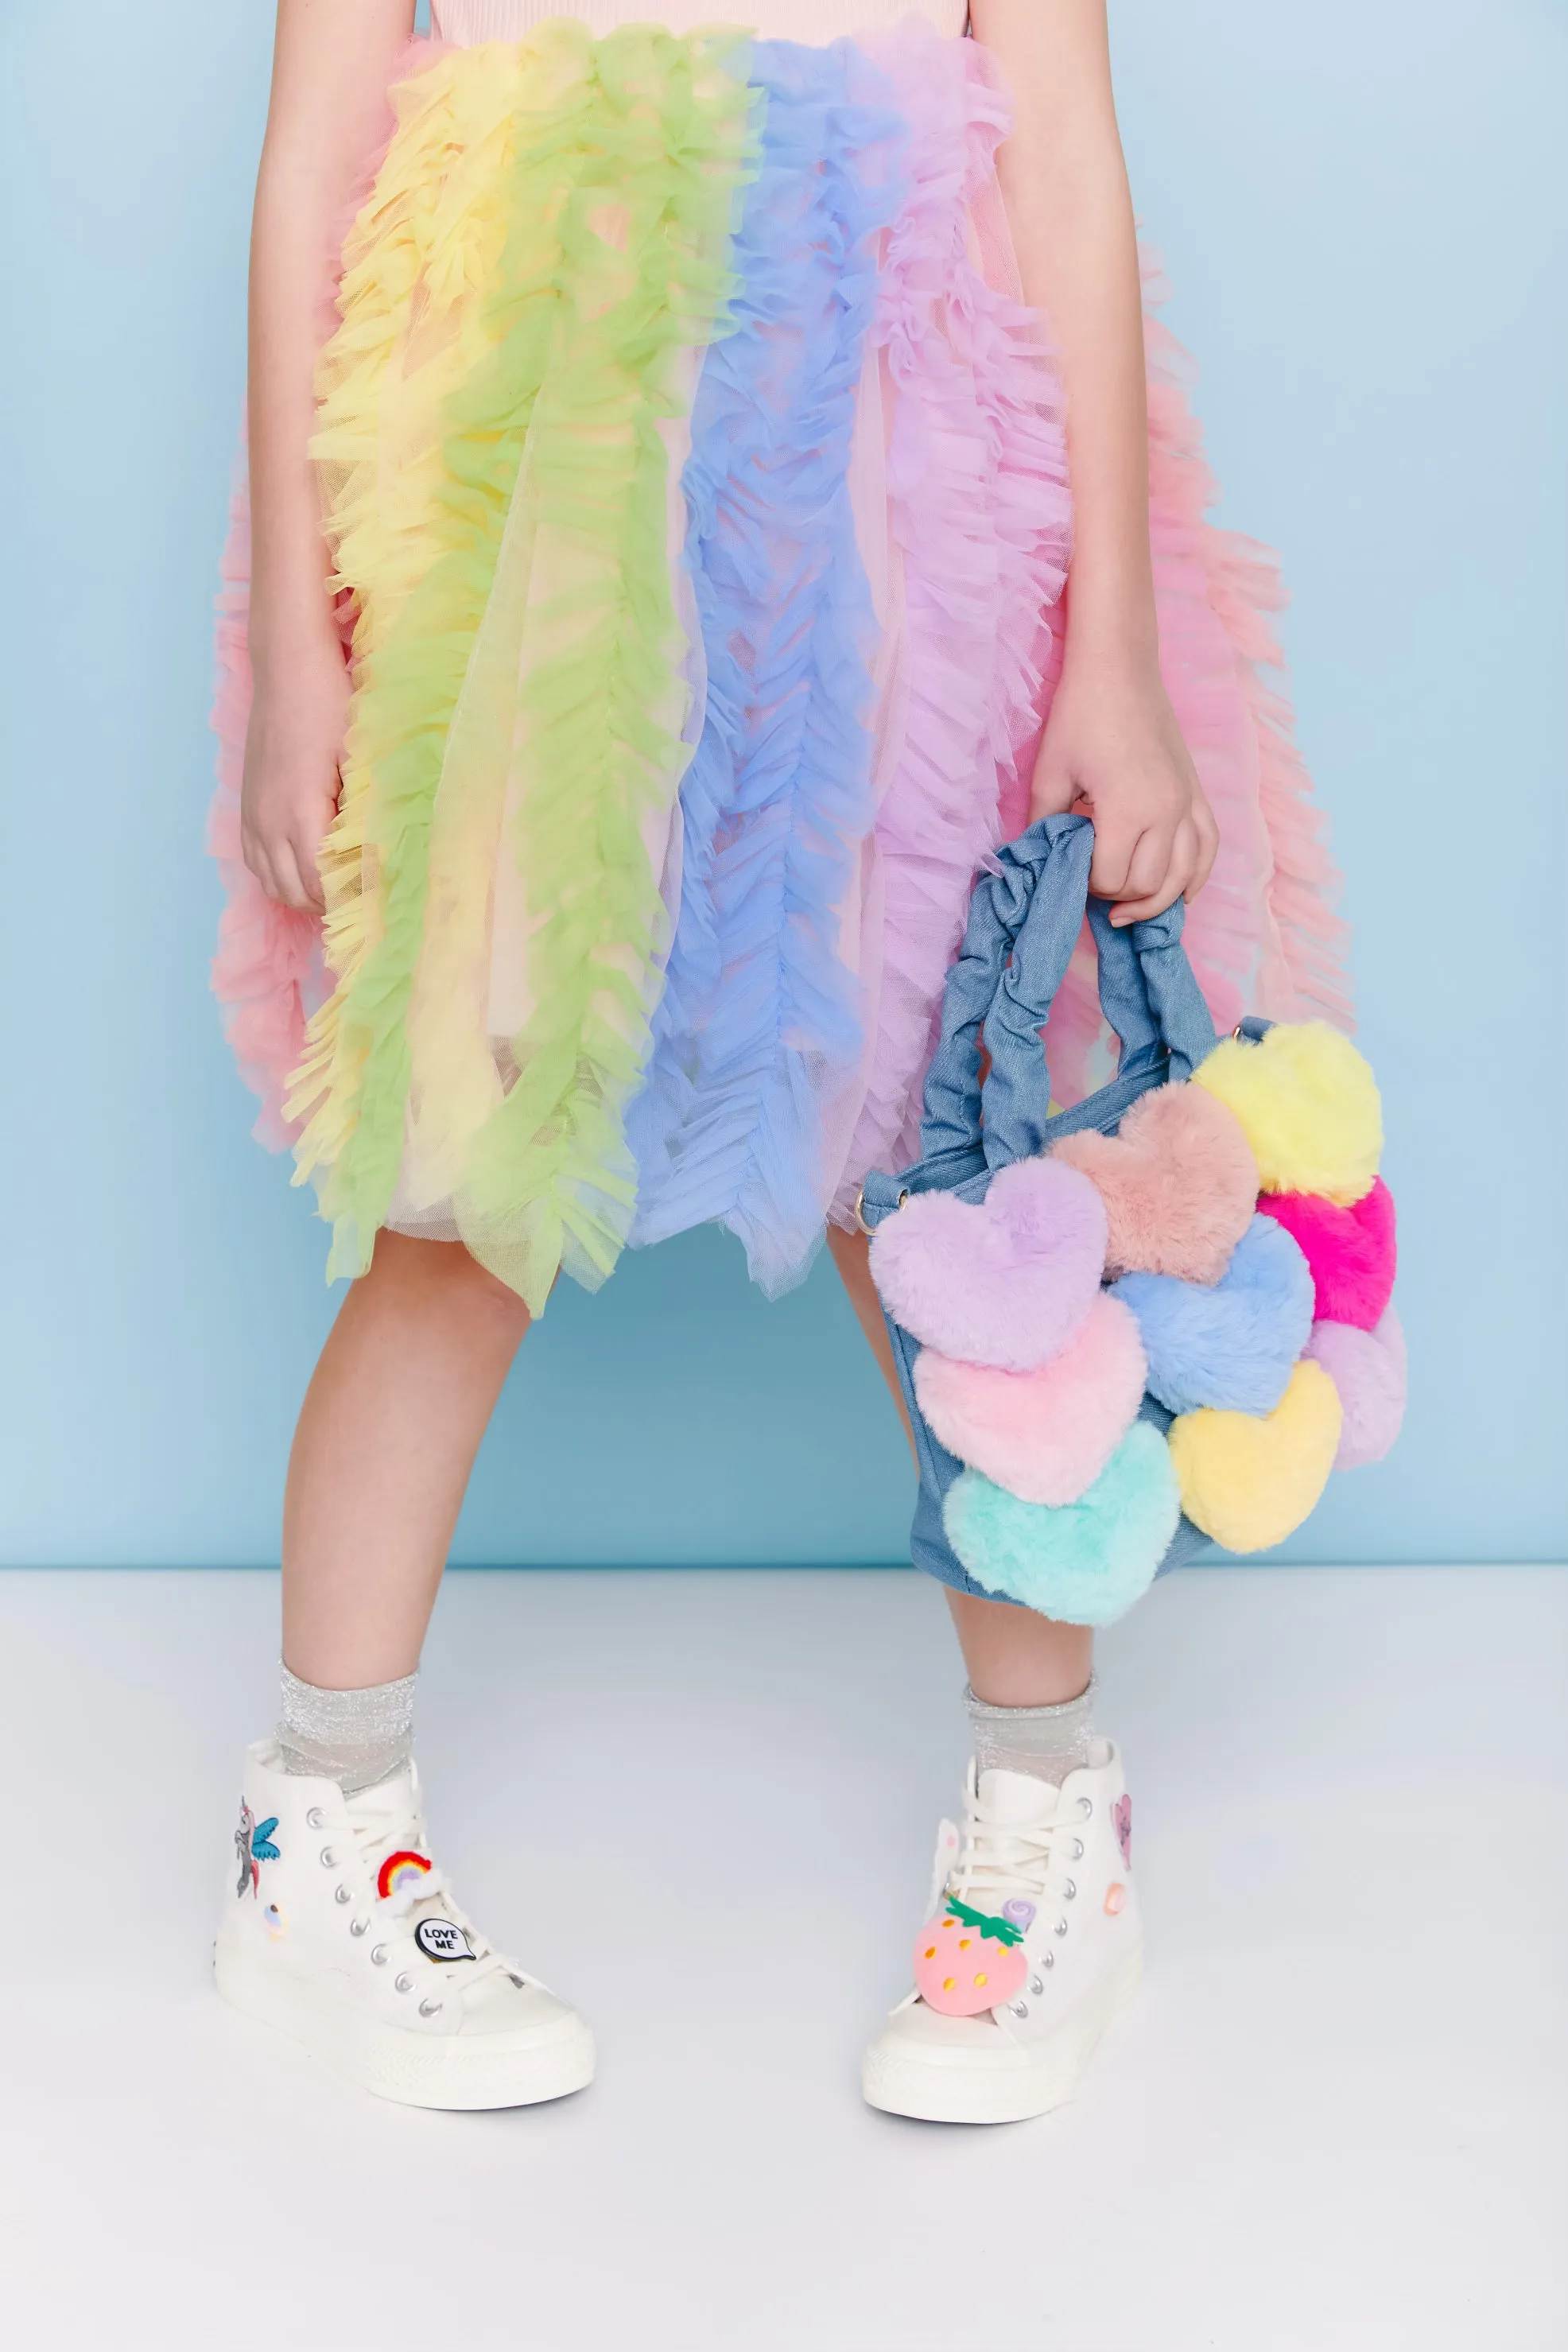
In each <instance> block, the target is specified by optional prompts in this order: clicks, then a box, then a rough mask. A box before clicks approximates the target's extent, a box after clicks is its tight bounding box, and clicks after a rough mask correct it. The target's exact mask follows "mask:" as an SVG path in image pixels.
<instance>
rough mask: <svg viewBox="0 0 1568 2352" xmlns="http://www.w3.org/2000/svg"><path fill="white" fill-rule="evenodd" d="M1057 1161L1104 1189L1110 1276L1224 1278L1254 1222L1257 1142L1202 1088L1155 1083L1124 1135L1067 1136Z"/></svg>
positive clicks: (1133, 1110) (1192, 1279)
mask: <svg viewBox="0 0 1568 2352" xmlns="http://www.w3.org/2000/svg"><path fill="white" fill-rule="evenodd" d="M1052 1157H1053V1158H1055V1159H1057V1160H1065V1161H1066V1162H1067V1163H1068V1166H1069V1167H1071V1168H1079V1169H1081V1170H1082V1171H1083V1173H1084V1174H1085V1175H1086V1176H1088V1177H1090V1178H1091V1179H1092V1180H1093V1181H1094V1182H1095V1184H1097V1185H1098V1186H1099V1188H1100V1197H1101V1198H1102V1199H1103V1201H1104V1202H1105V1214H1106V1221H1107V1239H1106V1246H1105V1255H1106V1261H1107V1264H1108V1265H1109V1266H1110V1271H1111V1273H1112V1274H1134V1273H1136V1274H1173V1275H1175V1276H1179V1278H1180V1279H1181V1280H1182V1281H1183V1282H1217V1281H1218V1280H1219V1278H1220V1276H1222V1275H1223V1274H1224V1272H1225V1270H1226V1266H1227V1265H1229V1264H1230V1254H1231V1252H1232V1250H1233V1249H1234V1248H1235V1247H1236V1245H1237V1242H1238V1241H1239V1240H1240V1239H1241V1236H1242V1234H1244V1233H1245V1232H1246V1231H1247V1226H1248V1225H1249V1224H1250V1223H1251V1222H1252V1214H1253V1206H1254V1203H1255V1202H1256V1201H1257V1198H1258V1162H1257V1160H1255V1159H1254V1158H1253V1156H1252V1147H1251V1145H1250V1144H1249V1143H1248V1142H1247V1137H1246V1134H1245V1133H1244V1131H1243V1129H1242V1125H1241V1121H1240V1120H1239V1119H1238V1118H1237V1116H1236V1113H1235V1112H1234V1111H1232V1110H1228V1109H1227V1108H1226V1106H1225V1104H1224V1103H1222V1102H1220V1101H1219V1100H1218V1099H1217V1098H1216V1097H1215V1096H1214V1095H1211V1094H1209V1093H1208V1092H1207V1091H1206V1090H1205V1088H1204V1087H1188V1086H1169V1087H1155V1088H1154V1090H1153V1092H1152V1094H1146V1095H1144V1096H1143V1097H1142V1099H1141V1100H1140V1101H1138V1102H1135V1103H1134V1104H1133V1106H1132V1108H1131V1110H1130V1111H1129V1112H1128V1114H1127V1116H1126V1118H1124V1119H1123V1120H1122V1122H1121V1130H1120V1132H1119V1133H1117V1134H1116V1135H1093V1134H1090V1133H1088V1132H1085V1133H1084V1134H1082V1135H1068V1136H1064V1138H1063V1139H1062V1140H1061V1142H1060V1143H1058V1144H1057V1145H1055V1146H1054V1148H1053V1152H1052Z"/></svg>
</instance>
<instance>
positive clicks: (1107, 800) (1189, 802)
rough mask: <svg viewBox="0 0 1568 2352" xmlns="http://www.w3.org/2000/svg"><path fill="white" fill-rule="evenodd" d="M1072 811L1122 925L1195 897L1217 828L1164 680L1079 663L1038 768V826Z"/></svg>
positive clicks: (1034, 798)
mask: <svg viewBox="0 0 1568 2352" xmlns="http://www.w3.org/2000/svg"><path fill="white" fill-rule="evenodd" d="M1069 810H1071V811H1074V812H1077V813H1079V814H1083V815H1085V816H1089V817H1091V818H1092V819H1093V821H1094V861H1093V864H1092V865H1091V866H1090V867H1089V888H1090V890H1091V891H1092V892H1093V893H1094V896H1095V897H1096V898H1110V899H1112V900H1113V901H1114V902H1115V910H1114V912H1113V913H1112V915H1111V918H1110V919H1111V921H1112V922H1113V923H1115V924H1117V925H1118V926H1122V925H1125V924H1128V923H1136V922H1141V921H1142V919H1144V918H1145V917H1146V916H1150V915H1158V914H1162V913H1163V911H1164V909H1165V908H1167V907H1169V906H1171V905H1172V904H1173V902H1174V900H1176V899H1177V898H1183V897H1185V898H1195V897H1196V896H1197V894H1198V892H1199V891H1200V890H1201V889H1202V888H1203V887H1204V884H1205V882H1206V881H1207V880H1208V877H1209V868H1210V867H1211V866H1213V864H1214V861H1215V850H1216V849H1217V848H1218V846H1219V829H1218V827H1217V826H1216V825H1215V821H1214V814H1213V812H1212V810H1211V809H1210V807H1209V804H1208V803H1207V801H1206V800H1205V798H1204V791H1203V786H1202V785H1201V784H1200V783H1199V782H1198V778H1197V771H1196V770H1195V769H1194V766H1193V762H1192V757H1191V754H1190V753H1189V752H1188V750H1187V747H1186V745H1185V744H1184V742H1183V740H1182V737H1181V730H1180V729H1179V728H1178V727H1177V725H1176V719H1175V713H1174V712H1173V710H1172V709H1171V705H1170V702H1169V700H1168V699H1167V698H1166V694H1165V689H1164V688H1163V686H1162V685H1161V683H1160V679H1159V675H1158V673H1157V672H1156V671H1154V670H1152V668H1150V669H1148V670H1143V669H1137V668H1129V667H1122V666H1121V665H1107V664H1101V663H1099V662H1095V661H1091V660H1079V661H1076V662H1075V661H1074V659H1073V656H1072V651H1071V642H1070V638H1069V642H1068V659H1067V665H1066V667H1065V668H1064V670H1063V672H1062V678H1061V683H1060V685H1059V686H1058V688H1057V693H1056V699H1055V700H1054V702H1053V703H1052V705H1051V715H1050V719H1049V720H1048V722H1047V727H1046V736H1045V740H1044V742H1043V743H1042V744H1041V746H1040V756H1039V760H1038V761H1037V765H1036V768H1035V782H1034V790H1033V793H1032V794H1031V797H1030V807H1029V815H1030V821H1031V823H1032V822H1033V821H1034V819H1036V818H1037V817H1042V816H1058V815H1061V814H1065V813H1066V812H1068V811H1069Z"/></svg>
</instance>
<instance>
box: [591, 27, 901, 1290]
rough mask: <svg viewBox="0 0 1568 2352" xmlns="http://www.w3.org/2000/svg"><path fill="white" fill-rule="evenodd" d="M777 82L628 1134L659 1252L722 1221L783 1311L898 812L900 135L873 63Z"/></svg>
mask: <svg viewBox="0 0 1568 2352" xmlns="http://www.w3.org/2000/svg"><path fill="white" fill-rule="evenodd" d="M752 80H753V82H754V83H756V84H757V85H759V86H760V87H761V89H762V90H763V93H764V99H765V107H766V112H765V117H764V121H763V138H762V157H761V165H760V169H759V172H758V175H757V177H756V179H755V181H754V182H753V183H752V185H751V187H750V188H749V190H748V191H747V194H746V198H745V202H744V206H743V210H742V219H741V222H740V226H739V229H738V232H737V235H736V239H735V247H734V253H733V268H734V269H735V272H736V275H737V277H738V278H739V281H740V290H739V293H738V295H737V297H736V299H735V301H734V303H733V305H732V310H731V317H732V321H733V328H732V331H731V333H730V334H728V335H727V336H726V337H725V338H724V339H723V340H722V341H720V342H718V343H716V344H715V345H713V346H712V347H711V348H710V350H709V352H707V354H706V357H705V360H704V364H703V369H702V374H701V378H700V383H699V386H698V391H697V397H696V402H695V405H694V409H693V415H692V446H691V454H690V457H689V461H688V464H687V467H686V470H685V474H684V477H683V488H684V491H685V497H686V503H687V511H688V517H689V530H688V538H687V549H686V560H687V562H688V565H689V569H690V572H691V575H692V580H693V586H694V591H695V595H696V602H697V608H698V613H699V614H700V623H701V632H702V641H703V656H704V661H705V665H706V671H707V713H706V719H705V723H704V726H703V730H702V734H701V737H700V741H699V743H698V745H697V748H696V751H694V753H693V755H692V759H691V762H690V765H689V769H688V771H687V775H686V780H685V782H684V784H683V787H682V791H681V799H680V806H681V824H682V830H683V835H684V844H683V850H682V871H681V895H680V906H679V917H678V920H677V923H676V929H675V937H674V940H673V944H672V947H671V950H670V956H669V963H668V973H667V977H666V982H665V987H664V992H663V995H662V997H661V999H660V1002H659V1004H658V1010H657V1013H656V1015H655V1019H654V1024H653V1048H652V1053H651V1055H650V1059H649V1064H648V1070H647V1080H646V1083H645V1086H644V1087H643V1090H642V1092H641V1094H640V1095H639V1096H638V1097H637V1100H636V1102H635V1103H634V1104H633V1106H632V1108H631V1111H630V1114H629V1117H628V1119H627V1136H628V1140H629V1141H630V1143H631V1146H632V1149H633V1151H634V1152H635V1154H636V1157H637V1168H638V1201H637V1223H636V1225H635V1228H634V1231H633V1236H632V1238H633V1239H634V1241H637V1242H652V1241H658V1240H660V1239H662V1238H663V1237H664V1236H666V1235H668V1234H674V1233H679V1232H680V1231H683V1230H684V1229H685V1228H686V1227H687V1226H689V1225H693V1224H700V1223H710V1222H714V1221H717V1222H719V1223H722V1224H725V1225H728V1226H729V1227H730V1228H731V1231H733V1232H734V1233H736V1234H739V1236H740V1237H741V1239H742V1242H743V1244H744V1245H745V1249H746V1254H747V1257H748V1259H749V1261H750V1265H751V1270H752V1276H753V1278H754V1279H755V1280H756V1281H757V1282H759V1283H760V1284H761V1285H762V1286H763V1289H764V1290H766V1291H768V1292H770V1293H773V1294H776V1293H777V1292H779V1291H781V1290H784V1289H786V1288H788V1287H789V1286H790V1285H791V1284H792V1283H793V1282H795V1281H798V1280H799V1278H800V1277H801V1276H802V1275H803V1274H804V1273H805V1270H806V1268H807V1266H808V1265H809V1264H810V1262H811V1258H812V1256H813V1254H814V1252H815V1250H816V1244H817V1243H818V1241H819V1240H820V1238H821V1234H822V1230H823V1220H824V1212H825V1208H826V1199H827V1196H828V1193H829V1192H830V1191H831V1189H832V1182H833V1174H832V1171H827V1170H826V1169H825V1167H824V1164H823V1161H824V1151H823V1133H822V1105H823V1100H824V1097H825V1094H826V1093H827V1092H829V1091H830V1090H831V1087H832V1084H833V1080H834V1076H835V1074H836V1073H839V1072H844V1073H847V1072H849V1071H852V1070H853V1069H854V1068H855V1066H857V1064H858V1060H859V1057H860V1055H861V1053H862V1050H863V1028H864V1017H863V1007H862V1004H861V1002H860V991H859V988H858V982H857V981H856V978H855V975H854V973H853V972H852V971H850V970H849V969H848V967H847V965H846V964H845V962H844V961H843V959H842V958H841V956H840V954H839V952H838V940H837V932H838V918H837V908H838V906H839V903H840V902H841V900H842V899H843V898H844V896H845V893H846V890H847V885H848V883H849V880H850V877H851V875H852V872H853V867H854V863H855V861H856V859H857V858H858V855H859V846H860V844H861V842H862V840H863V839H864V837H865V835H866V834H867V833H868V830H869V829H870V825H871V821H872V816H873V809H872V804H871V753H872V743H871V734H870V727H869V720H870V716H871V709H872V698H873V688H872V676H871V662H872V657H873V654H874V650H875V644H876V624H875V617H874V614H873V612H872V607H871V598H870V593H869V589H868V583H867V578H866V572H865V567H864V565H863V563H862V562H861V558H860V553H859V549H858V544H857V541H856V532H855V519H854V515H853V512H852V509H851V503H850V494H849V480H848V472H849V457H850V449H851V444H852V440H853V436H854V427H855V407H856V392H857V387H858V383H859V378H860V370H861V364H862V360H863V357H864V353H865V348H866V340H867V333H868V328H869V326H870V323H871V320H872V315H873V310H874V306H875V301H876V294H877V258H876V249H875V238H876V232H877V231H878V230H879V228H881V227H883V226H886V225H887V224H888V223H889V220H890V219H891V218H892V216H893V214H894V211H895V208H896V205H897V201H898V194H899V190H898V186H897V178H898V168H897V167H898V151H899V142H900V130H901V119H900V116H899V115H898V114H897V113H896V112H895V111H894V110H892V108H891V107H890V106H889V105H887V104H886V103H884V102H883V100H884V99H885V96H886V89H885V85H884V84H883V82H882V80H881V78H880V76H879V74H878V72H877V69H876V68H874V67H873V66H872V65H871V64H870V63H869V61H868V59H867V58H866V57H865V55H864V53H863V52H860V51H858V50H857V49H856V48H854V47H853V46H852V45H851V44H850V43H848V42H845V41H840V42H837V43H835V44H834V45H833V46H832V47H828V48H826V49H808V48H803V47H796V46H795V45H794V44H792V43H788V42H774V41H759V42H757V43H756V44H755V46H754V48H753V51H752Z"/></svg>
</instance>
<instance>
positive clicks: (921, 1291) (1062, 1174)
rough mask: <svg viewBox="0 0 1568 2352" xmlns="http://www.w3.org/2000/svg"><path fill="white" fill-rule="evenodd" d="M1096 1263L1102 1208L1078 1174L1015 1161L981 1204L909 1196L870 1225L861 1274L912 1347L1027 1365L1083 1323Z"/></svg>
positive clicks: (1095, 1284)
mask: <svg viewBox="0 0 1568 2352" xmlns="http://www.w3.org/2000/svg"><path fill="white" fill-rule="evenodd" d="M1104 1268H1105V1206H1104V1203H1103V1202H1102V1201H1101V1200H1100V1194H1099V1193H1098V1192H1096V1191H1095V1189H1094V1186H1093V1185H1092V1184H1091V1183H1090V1182H1089V1179H1088V1177H1087V1176H1080V1175H1079V1171H1078V1170H1077V1169H1076V1168H1067V1167H1063V1166H1061V1165H1060V1164H1059V1163H1058V1161H1056V1160H1045V1159H1041V1160H1016V1161H1015V1162H1014V1164H1013V1165H1012V1167H1010V1168H1003V1169H999V1170H998V1171H997V1173H996V1174H995V1175H994V1177H993V1178H992V1180H991V1186H990V1190H989V1191H988V1192H987V1193H986V1195H985V1198H984V1201H982V1202H978V1203H972V1202H967V1201H960V1200H958V1199H956V1198H955V1196H954V1195H953V1194H952V1193H951V1192H917V1193H915V1194H914V1195H913V1197H912V1198H911V1199H910V1200H908V1201H906V1202H905V1203H904V1205H903V1207H902V1208H901V1209H900V1210H899V1211H898V1212H897V1213H896V1214H894V1215H893V1216H890V1217H889V1218H888V1219H886V1221H885V1222H884V1223H882V1224H880V1225H879V1227H878V1228H877V1231H876V1234H874V1235H873V1237H872V1242H871V1275H872V1279H873V1280H874V1281H875V1283H876V1285H877V1289H878V1291H879V1295H880V1297H881V1300H882V1304H883V1306H884V1307H886V1308H887V1310H888V1312H889V1315H890V1316H891V1317H892V1318H893V1319H894V1321H895V1322H897V1323H901V1324H902V1325H903V1327H904V1328H905V1330H906V1331H912V1332H913V1334H914V1336H915V1338H916V1339H919V1340H920V1341H921V1345H922V1346H923V1347H927V1348H934V1349H936V1350H937V1352H938V1354H939V1355H943V1356H952V1357H956V1358H958V1359H959V1360H961V1361H962V1362H963V1363H966V1364H994V1365H996V1366H998V1367H999V1368H1000V1369H1001V1370H1004V1371H1009V1372H1032V1371H1034V1370H1036V1369H1037V1367H1038V1366H1039V1365H1041V1364H1043V1363H1045V1362H1046V1361H1047V1359H1048V1358H1049V1357H1051V1356H1054V1355H1055V1354H1056V1353H1057V1351H1058V1349H1059V1348H1063V1347H1065V1346H1066V1345H1067V1343H1068V1340H1069V1339H1072V1338H1073V1336H1074V1334H1075V1333H1076V1332H1078V1331H1079V1330H1080V1329H1081V1328H1082V1327H1083V1324H1084V1321H1085V1318H1087V1316H1088V1314H1089V1308H1090V1307H1092V1306H1093V1304H1094V1301H1095V1298H1096V1297H1097V1296H1098V1295H1099V1290H1100V1275H1101V1274H1102V1273H1103V1271H1104Z"/></svg>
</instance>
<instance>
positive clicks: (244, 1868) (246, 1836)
mask: <svg viewBox="0 0 1568 2352" xmlns="http://www.w3.org/2000/svg"><path fill="white" fill-rule="evenodd" d="M277 1826H278V1816H277V1814H276V1813H269V1814H268V1817H267V1819H266V1821H264V1822H258V1820H257V1818H256V1815H255V1814H254V1813H253V1812H252V1811H251V1810H250V1807H249V1806H248V1805H247V1803H246V1801H245V1799H244V1798H243V1797H241V1799H240V1801H239V1826H238V1828H237V1830H236V1831H235V1833H234V1850H235V1853H237V1856H238V1857H239V1879H238V1883H237V1885H236V1887H235V1890H234V1891H235V1893H236V1894H237V1895H243V1894H244V1893H245V1891H246V1889H247V1887H248V1888H249V1889H250V1892H251V1894H252V1895H255V1894H258V1892H259V1890H260V1886H261V1864H263V1863H264V1862H279V1861H281V1860H282V1854H281V1852H280V1850H279V1847H277V1846H275V1845H274V1844H273V1843H272V1832H273V1831H274V1830H275V1829H276V1828H277Z"/></svg>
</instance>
